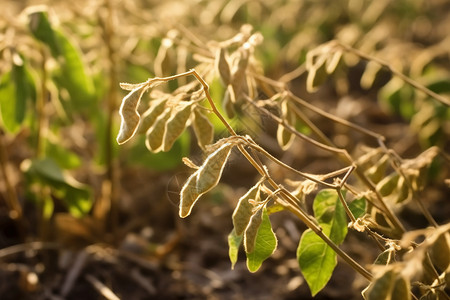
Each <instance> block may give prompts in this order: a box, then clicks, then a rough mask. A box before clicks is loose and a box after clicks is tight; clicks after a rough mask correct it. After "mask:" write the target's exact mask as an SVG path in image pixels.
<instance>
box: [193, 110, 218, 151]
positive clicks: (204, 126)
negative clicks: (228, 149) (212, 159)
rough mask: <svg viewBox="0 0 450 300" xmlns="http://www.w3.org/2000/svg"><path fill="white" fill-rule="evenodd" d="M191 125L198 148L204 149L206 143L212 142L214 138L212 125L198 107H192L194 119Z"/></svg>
mask: <svg viewBox="0 0 450 300" xmlns="http://www.w3.org/2000/svg"><path fill="white" fill-rule="evenodd" d="M192 127H193V129H194V133H195V136H196V137H197V143H198V145H199V146H200V148H202V149H205V147H206V145H209V144H211V143H212V141H213V138H214V126H213V125H212V124H211V122H210V121H209V119H208V117H207V116H205V115H204V114H203V113H202V112H201V111H200V109H194V121H193V123H192Z"/></svg>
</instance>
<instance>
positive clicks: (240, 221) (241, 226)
mask: <svg viewBox="0 0 450 300" xmlns="http://www.w3.org/2000/svg"><path fill="white" fill-rule="evenodd" d="M259 188H260V183H259V182H258V183H257V184H256V185H254V186H253V187H252V188H251V189H250V190H249V191H248V192H247V193H246V194H245V195H244V196H242V197H241V198H240V199H239V202H238V204H237V206H236V208H235V209H234V212H233V226H234V231H235V232H236V235H241V234H242V233H244V231H245V228H247V226H248V224H249V223H250V219H251V217H252V215H253V209H254V208H255V207H254V206H253V204H251V203H250V202H249V200H256V198H257V197H258V194H259Z"/></svg>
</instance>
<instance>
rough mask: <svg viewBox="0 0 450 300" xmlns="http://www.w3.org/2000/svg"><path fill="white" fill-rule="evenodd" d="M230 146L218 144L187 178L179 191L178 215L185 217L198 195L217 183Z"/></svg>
mask: <svg viewBox="0 0 450 300" xmlns="http://www.w3.org/2000/svg"><path fill="white" fill-rule="evenodd" d="M232 148H233V145H232V144H230V143H225V144H223V145H222V146H220V147H219V148H218V149H217V150H216V151H214V152H213V153H211V154H210V155H209V156H208V158H207V159H206V160H205V161H204V163H203V165H202V166H201V167H200V168H199V169H198V170H197V171H196V172H194V173H193V174H192V175H191V176H190V177H189V178H188V180H187V181H186V183H185V184H184V185H183V188H182V189H181V193H180V212H179V215H180V217H182V218H185V217H187V216H188V215H189V214H190V213H191V210H192V207H193V206H194V204H195V202H197V200H198V199H199V198H200V196H201V195H203V194H204V193H206V192H208V191H210V190H211V189H212V188H214V187H215V186H216V185H217V183H218V182H219V179H220V177H221V176H222V172H223V168H224V167H225V163H226V161H227V159H228V156H229V155H230V152H231V149H232Z"/></svg>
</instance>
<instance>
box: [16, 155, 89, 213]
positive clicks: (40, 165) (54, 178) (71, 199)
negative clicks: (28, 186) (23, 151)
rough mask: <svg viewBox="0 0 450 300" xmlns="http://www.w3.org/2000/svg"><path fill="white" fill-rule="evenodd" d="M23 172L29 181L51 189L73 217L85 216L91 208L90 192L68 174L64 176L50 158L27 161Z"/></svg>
mask: <svg viewBox="0 0 450 300" xmlns="http://www.w3.org/2000/svg"><path fill="white" fill-rule="evenodd" d="M24 166H25V167H24V169H25V170H24V172H25V174H26V176H27V178H28V180H29V181H31V182H34V183H38V184H40V185H43V186H48V187H50V188H51V191H52V193H53V194H54V195H55V197H58V198H60V199H61V200H62V201H63V202H64V203H65V204H66V206H67V208H68V210H69V212H70V213H71V214H72V215H73V216H75V217H82V216H84V215H86V214H87V213H88V212H89V210H90V209H91V206H92V201H91V199H92V197H91V191H90V190H89V189H88V187H87V186H85V185H83V184H81V183H79V182H78V181H76V180H75V179H74V178H72V177H71V176H69V175H68V174H64V173H63V171H62V169H61V168H60V167H59V166H58V165H57V164H56V162H55V161H54V160H52V159H50V158H46V159H42V160H33V161H27V163H25V164H24Z"/></svg>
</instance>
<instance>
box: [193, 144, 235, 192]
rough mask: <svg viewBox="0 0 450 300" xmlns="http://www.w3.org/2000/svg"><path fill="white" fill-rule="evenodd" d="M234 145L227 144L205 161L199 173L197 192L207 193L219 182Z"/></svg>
mask: <svg viewBox="0 0 450 300" xmlns="http://www.w3.org/2000/svg"><path fill="white" fill-rule="evenodd" d="M232 148H233V144H229V143H225V144H223V145H222V146H220V148H219V149H217V150H216V151H214V152H213V153H212V154H211V155H209V156H208V158H207V159H206V160H205V162H204V163H203V165H202V166H201V168H200V169H199V170H198V173H197V191H199V192H200V193H206V192H207V191H209V190H211V189H212V188H213V187H214V186H216V185H217V183H218V182H219V179H220V176H222V171H223V168H224V167H225V163H226V162H227V159H228V157H229V156H230V153H231V149H232Z"/></svg>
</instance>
